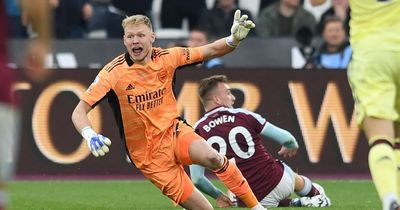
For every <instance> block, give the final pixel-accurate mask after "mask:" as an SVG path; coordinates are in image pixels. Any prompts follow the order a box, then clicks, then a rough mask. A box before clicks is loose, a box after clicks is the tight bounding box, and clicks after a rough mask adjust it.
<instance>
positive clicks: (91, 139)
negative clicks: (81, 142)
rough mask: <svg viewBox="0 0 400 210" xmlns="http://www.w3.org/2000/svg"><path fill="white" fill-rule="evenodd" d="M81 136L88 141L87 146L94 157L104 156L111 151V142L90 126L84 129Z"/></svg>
mask: <svg viewBox="0 0 400 210" xmlns="http://www.w3.org/2000/svg"><path fill="white" fill-rule="evenodd" d="M81 135H82V136H83V138H85V139H86V142H87V145H88V147H89V149H90V151H91V152H92V154H93V155H94V156H96V157H98V156H104V155H105V154H106V153H107V152H108V151H109V150H110V149H109V148H108V146H110V145H111V140H110V139H109V138H107V137H105V136H103V135H100V134H97V133H96V132H95V131H94V130H93V129H92V128H91V127H90V126H87V127H84V128H82V131H81Z"/></svg>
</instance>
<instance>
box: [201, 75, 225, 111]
mask: <svg viewBox="0 0 400 210" xmlns="http://www.w3.org/2000/svg"><path fill="white" fill-rule="evenodd" d="M228 82H229V80H228V77H227V76H225V75H214V76H211V77H207V78H204V79H202V80H200V85H199V90H198V94H199V96H200V101H201V102H202V103H203V105H204V104H205V103H206V101H208V100H210V97H209V93H210V92H211V91H213V90H214V89H215V88H217V86H218V83H228Z"/></svg>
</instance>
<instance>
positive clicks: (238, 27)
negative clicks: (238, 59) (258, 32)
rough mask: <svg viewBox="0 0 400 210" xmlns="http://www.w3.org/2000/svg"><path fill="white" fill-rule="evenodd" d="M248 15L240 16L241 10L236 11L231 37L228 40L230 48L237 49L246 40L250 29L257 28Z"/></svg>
mask: <svg viewBox="0 0 400 210" xmlns="http://www.w3.org/2000/svg"><path fill="white" fill-rule="evenodd" d="M247 18H249V17H248V16H247V15H242V16H241V15H240V10H236V12H235V15H234V18H233V24H232V28H231V35H230V36H228V37H227V38H226V44H227V45H228V46H230V47H236V46H238V45H239V43H240V41H242V40H243V39H244V38H246V36H247V34H248V33H249V31H250V29H252V28H254V27H256V25H255V24H254V23H253V21H251V20H247Z"/></svg>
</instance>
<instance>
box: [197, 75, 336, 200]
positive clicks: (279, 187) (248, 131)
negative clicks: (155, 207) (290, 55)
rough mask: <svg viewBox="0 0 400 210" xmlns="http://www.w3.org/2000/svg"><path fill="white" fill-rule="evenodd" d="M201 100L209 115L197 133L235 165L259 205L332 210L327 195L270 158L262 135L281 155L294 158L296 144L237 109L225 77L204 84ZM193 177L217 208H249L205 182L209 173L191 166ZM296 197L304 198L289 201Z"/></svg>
mask: <svg viewBox="0 0 400 210" xmlns="http://www.w3.org/2000/svg"><path fill="white" fill-rule="evenodd" d="M199 95H200V99H201V101H202V103H203V106H204V109H205V111H206V113H205V114H204V116H203V117H202V118H201V119H200V120H199V121H198V122H197V123H196V125H195V129H196V132H198V133H199V135H200V136H202V137H203V138H204V139H206V140H207V142H208V143H209V144H210V145H211V146H213V147H214V148H215V149H217V150H218V151H219V153H221V154H222V155H225V156H226V157H227V158H228V159H229V160H230V161H232V162H235V163H236V165H237V166H238V168H239V169H240V171H241V172H242V174H243V176H244V177H245V178H246V179H247V181H248V182H249V185H250V187H251V189H252V190H253V192H254V194H255V195H256V197H257V199H258V201H260V203H261V204H262V205H263V206H264V207H278V206H279V207H282V206H299V207H300V206H308V207H326V206H330V205H331V202H330V200H329V198H328V197H327V196H326V194H325V191H324V189H323V188H322V187H321V186H320V185H318V184H316V183H312V182H311V180H310V179H309V178H307V177H305V176H301V175H298V174H297V173H295V172H293V171H292V169H291V168H290V167H289V166H288V165H286V164H285V163H283V162H282V161H279V160H277V159H275V158H274V157H273V156H272V155H271V154H269V153H268V151H267V150H266V148H265V147H264V144H263V139H262V138H261V136H260V135H262V136H265V137H268V138H270V139H273V140H275V141H276V142H278V143H279V144H281V145H282V147H281V149H280V151H279V152H278V154H280V155H282V156H283V157H293V156H294V155H295V154H296V152H297V149H298V144H297V141H296V139H295V138H294V137H293V136H292V135H291V134H290V133H289V132H288V131H286V130H284V129H281V128H279V127H277V126H275V125H273V124H272V123H271V122H268V121H266V119H265V118H263V117H262V116H260V115H259V114H256V113H254V112H250V111H248V110H246V109H238V108H233V103H234V101H235V97H234V96H233V95H232V93H231V90H230V87H229V85H228V79H227V77H226V76H224V75H215V76H211V77H208V78H205V79H203V80H201V81H200V87H199ZM190 175H191V178H192V180H193V183H194V184H195V186H196V187H197V188H198V189H200V190H201V191H202V192H204V193H206V194H208V195H210V196H211V197H213V198H214V199H216V202H217V205H219V206H220V207H226V206H229V205H231V204H233V205H236V204H235V202H236V200H237V204H238V205H239V206H243V203H242V202H241V201H240V199H236V198H231V200H232V203H231V204H228V203H227V202H224V201H225V200H226V199H225V197H226V195H225V194H224V193H222V192H221V191H220V190H219V189H217V188H216V187H215V186H214V185H213V184H212V183H211V182H210V181H209V180H208V179H207V178H206V177H205V176H204V168H203V167H201V166H198V165H191V166H190ZM293 192H295V193H297V195H299V196H300V198H295V199H290V198H288V197H289V196H290V195H291V194H292V193H293Z"/></svg>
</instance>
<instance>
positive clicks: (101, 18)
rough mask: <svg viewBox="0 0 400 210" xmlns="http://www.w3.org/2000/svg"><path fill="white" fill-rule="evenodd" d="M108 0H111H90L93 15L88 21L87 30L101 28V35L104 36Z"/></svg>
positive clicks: (91, 30)
mask: <svg viewBox="0 0 400 210" xmlns="http://www.w3.org/2000/svg"><path fill="white" fill-rule="evenodd" d="M110 2H111V0H91V4H92V7H93V15H92V17H91V18H90V20H89V23H88V32H93V31H96V30H102V31H103V32H104V36H103V37H104V38H105V31H106V26H107V21H108V17H107V16H108V5H109V4H110Z"/></svg>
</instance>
